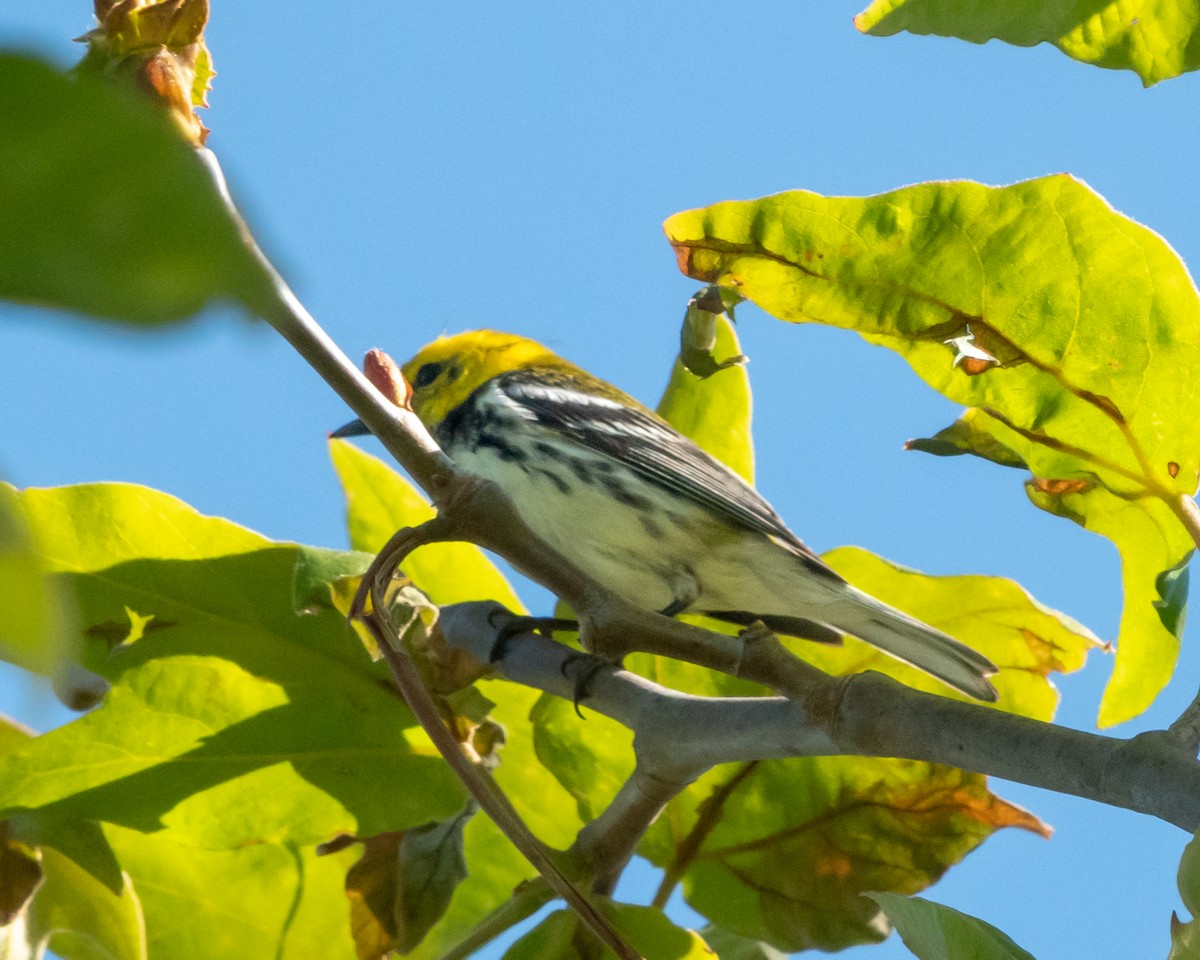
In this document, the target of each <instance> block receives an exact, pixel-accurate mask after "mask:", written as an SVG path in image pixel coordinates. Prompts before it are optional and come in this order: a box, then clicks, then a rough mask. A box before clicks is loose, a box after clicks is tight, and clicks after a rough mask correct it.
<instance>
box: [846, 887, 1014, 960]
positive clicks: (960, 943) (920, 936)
mask: <svg viewBox="0 0 1200 960" xmlns="http://www.w3.org/2000/svg"><path fill="white" fill-rule="evenodd" d="M868 896H869V897H870V898H871V899H872V900H874V901H875V902H876V903H878V904H879V906H880V908H882V910H883V912H884V913H885V914H886V915H887V918H888V919H889V920H890V921H891V922H892V925H893V926H894V927H895V928H896V932H897V933H899V934H900V939H901V940H903V941H904V945H905V946H906V947H908V949H909V950H911V951H912V952H913V953H914V954H915V955H916V956H917V958H918V960H962V958H964V957H970V958H971V960H1033V957H1032V956H1031V955H1030V954H1028V953H1026V952H1025V951H1024V950H1022V949H1021V948H1020V947H1018V946H1017V945H1016V944H1015V943H1013V942H1012V940H1011V938H1009V936H1008V935H1007V934H1005V933H1002V932H1001V931H999V930H997V929H996V928H995V927H993V926H992V925H991V924H990V923H984V921H982V920H978V919H976V918H975V917H971V916H967V914H965V913H959V912H958V911H957V910H954V909H952V908H950V907H946V906H943V905H942V904H940V903H932V902H930V901H929V900H922V899H921V898H920V897H902V896H898V895H897V894H894V893H871V894H868Z"/></svg>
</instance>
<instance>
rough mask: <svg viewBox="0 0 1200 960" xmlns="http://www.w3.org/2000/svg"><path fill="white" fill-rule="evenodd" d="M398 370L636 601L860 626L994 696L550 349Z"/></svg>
mask: <svg viewBox="0 0 1200 960" xmlns="http://www.w3.org/2000/svg"><path fill="white" fill-rule="evenodd" d="M403 371H404V376H405V378H406V379H407V380H408V381H409V383H411V384H412V388H413V394H412V401H411V402H412V407H413V410H414V411H415V412H416V413H417V415H418V416H419V417H420V418H421V420H422V422H424V423H425V425H426V426H427V427H428V428H429V431H430V432H431V433H432V434H433V436H434V438H435V439H436V440H437V441H438V443H439V444H440V445H441V447H442V449H443V450H445V452H446V453H447V454H448V455H449V456H450V457H451V459H453V460H454V461H455V462H456V463H458V464H460V465H461V466H462V467H463V468H464V469H466V470H469V471H470V472H472V473H476V474H478V475H479V476H482V477H485V478H487V479H489V480H492V481H494V482H495V483H497V484H499V485H500V486H501V487H502V488H503V489H504V490H505V492H506V493H507V494H508V495H509V496H510V497H511V498H512V500H513V502H514V503H515V505H516V507H517V509H518V511H519V512H520V513H521V516H522V517H523V518H524V519H525V522H526V523H528V524H529V526H530V527H531V528H532V529H533V530H534V532H535V533H537V534H538V535H539V536H540V537H541V538H542V539H544V540H545V541H546V542H547V543H548V544H550V545H551V546H553V547H554V548H555V549H556V550H558V551H560V552H561V553H562V554H563V555H564V556H566V557H567V558H568V559H570V560H571V561H572V562H573V563H575V564H576V565H577V566H578V567H579V568H580V569H581V570H583V571H584V572H585V573H587V574H588V575H589V576H591V577H592V578H593V579H594V580H596V581H597V582H598V583H600V584H603V585H604V586H606V587H608V588H609V589H611V590H613V591H614V592H616V593H618V594H620V595H621V596H622V597H624V598H625V599H626V600H628V601H629V602H631V603H633V604H635V605H637V606H639V607H642V608H644V609H647V610H656V611H660V612H663V613H665V614H668V615H671V616H674V615H675V614H679V613H685V612H687V613H703V614H707V615H708V616H712V617H716V618H718V619H722V620H726V621H730V622H733V623H739V624H750V623H752V622H754V621H755V620H762V621H763V623H765V624H766V625H767V626H768V627H769V628H770V629H772V630H776V631H778V632H779V633H784V634H788V635H790V636H796V637H803V638H806V639H810V640H817V641H823V642H837V641H839V640H840V638H841V635H842V634H843V633H848V634H852V635H854V636H856V637H859V638H860V639H862V640H865V641H867V642H868V643H871V644H873V645H874V646H876V647H878V648H879V649H881V650H883V651H885V652H886V653H889V654H891V655H892V656H894V657H896V658H898V659H900V660H903V661H905V662H906V663H910V664H912V665H913V666H915V667H918V668H919V669H921V670H924V671H925V672H927V673H929V674H931V675H933V676H935V677H937V678H938V679H940V680H942V681H944V682H945V683H947V684H949V685H950V686H952V687H954V688H955V689H957V690H961V691H962V692H963V693H966V694H968V695H969V696H972V697H975V698H977V699H979V700H987V701H994V700H995V699H996V696H997V695H996V690H995V688H994V687H993V686H992V685H991V683H990V682H989V681H988V679H987V677H988V676H989V675H991V674H994V673H995V672H996V667H995V666H994V665H993V664H992V663H991V661H989V660H988V659H987V658H986V657H984V656H982V655H981V654H979V653H977V652H976V651H974V650H972V649H971V648H970V647H967V646H964V645H963V644H961V643H959V642H958V641H957V640H954V639H953V638H952V637H949V636H947V635H946V634H944V633H942V632H940V631H938V630H935V629H934V628H932V627H930V626H928V625H926V624H924V623H921V622H920V621H918V620H916V619H914V618H912V617H910V616H908V615H907V614H904V613H901V612H900V611H899V610H896V609H894V608H892V607H889V606H887V605H886V604H884V603H882V602H880V601H878V600H876V599H874V598H873V597H871V596H868V595H867V594H865V593H863V592H862V591H861V590H857V589H855V588H854V587H852V586H851V585H850V584H848V583H847V582H846V581H845V580H844V579H843V578H842V577H841V576H839V575H838V574H837V573H835V572H834V571H833V570H832V569H831V568H830V567H829V566H827V565H826V564H825V563H824V562H823V561H822V560H821V559H820V558H819V557H818V556H817V555H816V554H814V553H813V552H812V551H811V550H809V548H808V547H806V546H805V545H804V543H803V542H801V540H800V539H799V538H798V537H797V536H796V535H795V534H794V533H792V532H791V531H790V530H789V529H788V528H787V527H786V526H785V525H784V522H783V520H782V519H781V518H780V517H779V515H778V514H777V513H776V512H775V511H774V509H772V507H771V505H770V504H768V503H767V502H766V500H764V499H763V498H762V497H761V496H760V495H759V494H758V493H757V492H756V491H755V490H754V489H753V488H752V487H751V486H749V485H748V484H746V483H745V482H744V481H743V480H742V479H741V478H740V477H739V476H737V474H735V473H733V471H731V470H730V469H728V468H727V467H726V466H724V465H723V464H722V463H720V462H719V461H717V460H715V459H714V458H713V457H711V456H709V455H708V454H707V453H705V452H704V451H703V450H701V449H700V448H699V447H697V446H696V445H695V444H694V443H693V442H692V441H691V440H689V439H687V437H685V436H683V435H682V434H681V433H679V432H678V431H677V430H675V429H674V428H673V427H672V426H671V425H670V424H668V423H667V422H666V421H665V420H663V419H662V418H661V417H659V416H658V415H657V414H655V413H654V412H653V411H652V410H649V409H648V408H646V407H644V406H642V404H640V403H638V402H637V401H636V400H634V399H633V398H632V397H629V396H627V395H626V394H624V393H622V392H621V391H620V390H618V389H617V388H616V387H613V386H611V385H610V384H608V383H605V382H604V381H602V380H599V379H597V378H596V377H593V376H592V375H591V374H589V373H587V372H586V371H584V370H581V369H580V368H579V367H576V366H575V365H574V364H571V363H568V362H567V361H566V360H563V359H562V358H561V357H559V356H558V355H557V354H555V353H553V352H552V351H550V350H548V349H547V348H546V347H543V346H542V345H541V344H539V343H535V342H534V341H532V340H528V339H525V338H524V337H518V336H513V335H511V334H506V333H498V332H495V331H491V330H479V331H473V332H470V333H463V334H459V335H457V336H453V337H447V338H443V339H440V340H436V341H434V342H433V343H431V344H429V345H428V346H426V347H425V348H423V349H422V350H421V351H420V352H419V353H418V354H417V355H416V356H415V357H413V359H412V360H410V361H409V362H408V363H407V364H405V365H404V368H403ZM359 426H361V425H356V424H349V425H347V427H344V428H342V430H340V431H338V434H339V435H342V436H345V435H349V434H351V433H356V432H363V430H362V429H356V427H359Z"/></svg>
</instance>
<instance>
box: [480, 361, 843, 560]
mask: <svg viewBox="0 0 1200 960" xmlns="http://www.w3.org/2000/svg"><path fill="white" fill-rule="evenodd" d="M502 381H503V382H501V383H500V384H499V386H500V388H501V389H502V390H503V392H504V394H505V396H506V397H507V398H508V399H509V401H510V402H512V403H514V404H517V405H519V406H520V407H522V408H524V409H525V410H526V411H527V412H528V414H529V415H530V416H531V418H532V419H535V420H536V421H537V422H538V423H539V424H540V425H542V426H544V427H546V428H548V429H551V430H554V431H555V432H557V433H559V434H561V435H562V436H563V437H564V438H566V439H569V440H571V441H573V442H575V443H578V444H580V445H581V446H583V447H585V448H587V449H589V450H593V451H596V452H598V453H602V454H605V455H607V456H609V457H611V458H613V459H614V460H616V461H618V462H619V463H621V464H623V465H624V466H625V467H627V468H628V469H630V470H632V471H633V472H634V473H636V474H638V475H639V476H641V477H642V478H644V479H645V480H646V481H647V482H649V483H652V484H654V485H656V486H658V487H660V488H661V489H663V490H667V491H669V492H670V493H673V494H675V495H676V496H679V497H682V498H684V499H686V500H690V501H692V502H693V503H695V504H697V505H699V506H702V507H704V508H705V509H706V510H709V511H712V512H713V513H715V514H716V515H717V516H719V517H722V518H724V519H725V520H727V521H728V522H730V523H732V524H735V525H737V526H740V527H742V528H744V529H746V530H749V531H752V532H755V533H760V534H763V535H765V536H769V537H774V538H775V539H776V540H778V541H781V542H783V543H785V544H786V545H787V546H788V547H790V548H791V549H793V550H794V551H796V552H797V553H798V554H799V555H800V556H802V557H804V558H805V560H806V565H807V566H811V565H812V564H817V565H819V567H820V568H821V572H822V573H825V572H828V574H829V575H830V576H832V577H837V575H836V574H835V573H834V572H833V571H832V570H831V569H830V568H829V567H827V566H826V565H825V563H824V562H823V561H822V560H821V559H820V558H819V557H817V555H816V554H814V553H813V552H812V551H811V550H810V549H809V548H808V547H807V546H805V544H804V543H803V541H801V540H800V538H799V537H797V536H796V535H795V534H794V533H792V531H790V530H789V529H788V528H787V526H785V525H784V522H783V520H782V519H781V518H780V516H779V514H777V513H776V512H775V511H774V509H773V508H772V507H771V505H770V504H769V503H767V501H766V500H764V499H763V498H762V497H761V496H760V495H759V494H758V492H757V491H755V490H754V488H753V487H751V486H750V485H749V484H747V483H745V482H743V481H742V479H741V478H740V477H738V476H737V475H736V474H735V473H733V471H731V470H730V469H729V468H728V467H726V466H725V465H724V464H722V463H720V462H719V461H718V460H716V459H714V458H713V457H711V456H709V455H708V454H707V453H705V452H704V451H703V450H701V449H700V448H699V447H698V446H696V444H694V443H693V442H692V441H691V440H689V439H688V438H687V437H685V436H684V435H683V434H681V433H679V432H678V431H677V430H675V429H674V428H673V427H671V425H670V424H668V423H667V422H666V421H664V420H662V419H660V418H659V417H657V416H656V415H654V414H653V413H651V412H650V411H649V410H645V409H643V408H641V407H635V406H629V405H627V404H622V403H620V402H618V401H616V400H611V399H608V398H606V397H601V396H596V395H593V394H589V393H583V392H580V391H579V390H577V389H575V388H573V387H569V386H558V385H551V384H546V383H544V382H540V381H537V380H530V379H525V378H524V377H521V376H513V377H509V378H502Z"/></svg>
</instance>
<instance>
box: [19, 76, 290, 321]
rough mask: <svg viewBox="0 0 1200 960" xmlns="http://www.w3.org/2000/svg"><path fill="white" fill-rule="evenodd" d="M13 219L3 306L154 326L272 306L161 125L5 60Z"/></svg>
mask: <svg viewBox="0 0 1200 960" xmlns="http://www.w3.org/2000/svg"><path fill="white" fill-rule="evenodd" d="M0 210H3V211H4V215H3V216H2V217H0V298H6V299H9V300H17V301H22V302H27V303H36V304H41V305H44V306H49V307H58V308H62V309H66V310H77V311H80V312H82V313H88V314H91V315H93V316H98V317H104V318H107V319H112V320H126V321H131V322H134V323H143V324H150V323H163V322H167V321H171V320H179V319H182V318H184V317H188V316H191V315H192V314H194V313H196V312H197V311H199V310H200V309H201V308H202V307H204V306H205V304H207V303H208V302H209V301H211V300H213V299H228V300H236V301H240V302H242V303H244V304H246V305H248V306H250V307H251V308H254V307H255V306H256V305H261V304H263V303H264V302H269V298H270V297H271V296H272V294H271V293H270V289H271V288H270V285H269V281H268V279H267V277H266V275H265V274H264V273H263V272H262V268H261V267H260V266H259V265H258V264H257V263H256V262H255V260H254V259H253V258H252V257H251V255H250V253H249V251H248V250H247V248H246V245H245V244H244V243H243V242H242V239H241V236H240V235H239V233H238V229H237V227H236V226H235V224H234V222H233V220H232V219H231V217H230V215H229V213H228V212H227V211H226V209H225V206H224V204H223V202H222V201H221V199H220V197H219V196H218V193H217V191H216V189H215V187H214V185H213V181H212V178H211V176H210V175H209V173H208V172H207V171H206V170H205V168H204V165H203V164H202V163H201V162H200V160H199V158H198V157H197V156H196V155H195V152H194V151H193V150H191V149H190V148H189V147H187V146H186V145H185V144H184V143H183V141H182V140H181V139H180V138H179V136H178V135H177V134H176V132H175V131H174V130H173V129H172V126H171V122H170V121H169V120H168V119H167V118H166V117H165V116H164V115H162V113H161V112H160V111H157V110H155V109H154V107H153V106H152V105H151V104H149V103H148V102H143V99H142V98H141V97H139V96H136V95H134V94H133V93H132V92H131V91H128V90H123V89H117V88H115V87H113V86H111V85H109V84H107V83H104V82H102V81H101V80H98V79H95V78H91V77H82V76H80V77H66V76H63V75H62V74H60V73H58V72H57V71H56V70H54V69H53V68H51V67H49V66H47V65H46V64H44V63H41V62H39V61H36V60H32V59H29V58H26V57H21V56H17V55H13V54H0Z"/></svg>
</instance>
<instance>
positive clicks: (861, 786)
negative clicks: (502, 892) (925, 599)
mask: <svg viewBox="0 0 1200 960" xmlns="http://www.w3.org/2000/svg"><path fill="white" fill-rule="evenodd" d="M1007 826H1016V827H1021V828H1023V829H1026V830H1032V831H1034V832H1039V833H1044V832H1046V828H1045V826H1044V825H1043V824H1042V823H1041V822H1040V821H1039V820H1037V818H1035V817H1033V816H1031V815H1030V814H1029V813H1027V812H1025V811H1024V810H1021V809H1020V808H1019V807H1015V806H1013V805H1012V804H1009V803H1007V802H1005V801H1004V800H1001V799H999V798H997V797H995V796H993V795H992V794H991V793H989V792H988V790H987V788H986V786H985V779H984V778H983V777H981V776H979V775H977V774H970V773H966V772H964V771H961V770H955V769H952V768H949V767H939V766H934V765H932V764H926V763H918V762H915V761H899V760H875V759H869V758H862V759H851V758H846V757H829V758H804V759H796V760H784V761H773V762H770V763H749V764H741V765H739V766H737V767H736V768H730V767H720V768H717V769H716V770H714V771H711V772H710V773H708V774H706V775H705V776H704V777H702V778H701V779H700V780H699V781H698V782H697V783H696V784H695V785H693V786H692V787H690V788H689V789H688V790H686V791H684V793H682V794H680V795H679V796H678V797H677V798H676V799H675V800H673V801H672V802H671V803H670V804H669V805H668V807H667V810H666V811H665V812H664V813H663V815H662V816H661V817H660V818H659V819H658V821H656V823H655V824H654V825H653V826H652V827H651V828H650V831H649V833H648V834H647V835H646V838H645V840H644V841H643V843H642V845H641V847H640V848H639V849H640V851H641V852H642V853H643V854H644V855H645V856H647V857H648V858H649V859H650V860H651V861H652V862H653V863H655V864H657V865H658V866H661V867H663V868H664V869H665V870H666V871H667V875H668V878H670V879H672V880H676V879H679V878H681V879H682V883H683V892H684V897H685V898H686V899H687V901H688V903H689V904H690V905H691V906H692V907H693V908H694V909H696V910H697V911H699V912H700V913H701V914H703V915H704V916H705V917H707V918H708V919H709V920H710V921H712V922H713V923H714V924H716V925H717V926H719V927H722V928H723V929H726V930H729V931H731V932H732V933H736V934H738V935H739V936H742V937H745V938H747V939H751V940H761V941H765V942H767V943H769V944H771V945H772V946H774V947H776V948H777V949H780V950H784V951H787V952H792V951H797V950H803V949H810V948H817V949H821V950H837V949H841V948H843V947H846V946H850V945H851V944H855V943H866V942H872V941H876V940H881V939H883V937H884V936H885V935H886V933H887V925H886V923H885V922H884V921H883V920H882V918H881V916H880V915H879V912H878V910H877V908H876V906H875V904H873V903H870V902H869V901H867V900H865V899H863V897H862V896H861V894H862V893H863V892H865V891H869V890H888V891H897V892H901V893H913V892H916V891H918V890H921V889H924V888H925V887H927V886H928V885H929V884H931V883H933V882H934V881H935V880H937V879H938V877H940V876H941V875H942V874H943V873H944V872H945V871H946V870H947V869H948V868H949V867H950V866H952V865H953V864H955V863H957V862H958V861H959V860H961V859H962V858H963V857H964V856H966V854H967V853H969V852H970V851H971V850H973V849H974V848H975V847H976V846H978V845H979V844H980V843H982V842H983V841H984V840H985V839H986V838H987V837H988V836H989V835H990V834H991V833H992V832H994V831H995V830H997V829H999V828H1001V827H1007Z"/></svg>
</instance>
